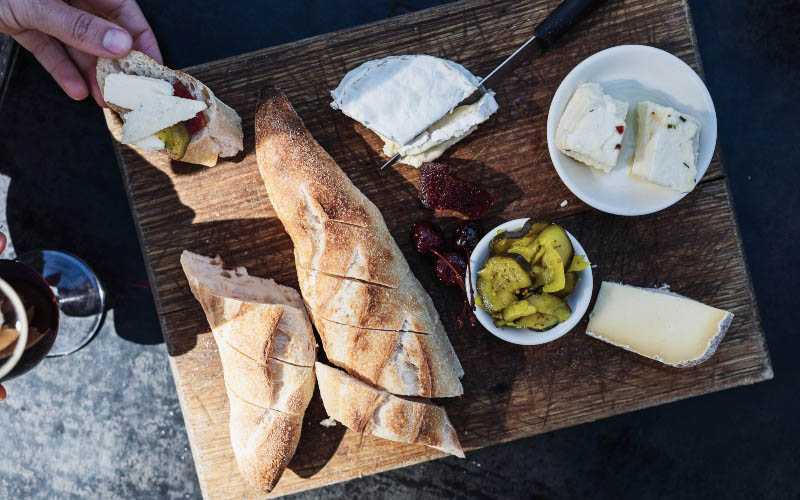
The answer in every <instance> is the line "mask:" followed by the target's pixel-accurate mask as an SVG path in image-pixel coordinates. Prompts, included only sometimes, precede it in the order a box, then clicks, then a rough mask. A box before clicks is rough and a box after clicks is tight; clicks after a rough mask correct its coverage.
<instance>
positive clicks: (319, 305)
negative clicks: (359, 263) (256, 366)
mask: <svg viewBox="0 0 800 500" xmlns="http://www.w3.org/2000/svg"><path fill="white" fill-rule="evenodd" d="M403 278H404V279H400V280H397V287H396V288H388V287H386V286H383V285H377V284H374V283H368V282H365V281H359V280H356V279H351V278H343V277H340V276H332V275H329V274H324V273H321V272H319V271H314V270H310V269H305V268H303V267H301V266H299V265H298V266H297V279H298V281H299V283H300V289H301V290H314V293H313V294H308V295H307V296H306V297H305V300H306V306H307V307H308V308H309V309H310V310H312V311H314V316H315V317H321V318H325V319H328V320H331V321H335V322H337V323H342V324H345V325H349V326H353V327H356V328H377V329H381V330H398V331H408V332H418V333H425V334H432V333H434V332H435V330H436V325H438V324H440V323H439V314H438V313H437V312H436V308H435V307H434V305H433V302H432V301H431V299H430V297H429V296H428V295H427V294H423V295H420V294H418V293H417V291H418V290H419V289H420V288H422V287H421V285H420V284H419V282H418V281H417V278H416V276H414V274H413V273H412V272H411V269H408V272H407V274H406V276H404V277H403Z"/></svg>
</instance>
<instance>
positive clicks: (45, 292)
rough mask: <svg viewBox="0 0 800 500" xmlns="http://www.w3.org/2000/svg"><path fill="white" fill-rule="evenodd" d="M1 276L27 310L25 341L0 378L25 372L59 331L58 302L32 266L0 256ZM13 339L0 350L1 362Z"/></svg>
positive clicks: (37, 362)
mask: <svg viewBox="0 0 800 500" xmlns="http://www.w3.org/2000/svg"><path fill="white" fill-rule="evenodd" d="M0 278H2V279H3V280H5V281H6V282H7V283H8V284H9V285H11V288H13V289H14V291H15V292H17V295H19V298H20V300H21V301H22V305H23V306H24V307H25V310H26V311H28V317H29V319H28V343H27V347H26V348H25V352H24V353H23V354H22V358H20V360H19V362H18V363H17V364H16V366H14V368H13V369H12V370H11V372H9V373H8V374H7V375H6V376H5V377H3V380H2V381H5V380H8V379H11V378H14V377H17V376H19V375H22V374H23V373H25V372H27V371H28V370H30V369H31V368H33V367H34V366H36V365H37V364H39V362H40V361H42V359H44V357H45V356H46V355H47V353H48V352H50V348H52V347H53V343H54V342H55V340H56V334H57V332H58V314H59V313H58V303H57V302H56V298H55V296H54V295H53V291H52V290H51V289H50V285H48V284H47V282H46V281H45V280H44V278H42V277H41V276H40V275H39V274H37V273H36V272H35V271H33V270H32V269H31V268H29V267H28V266H26V265H25V264H22V263H20V262H16V261H13V260H0ZM14 345H15V343H14V344H12V345H11V346H9V347H8V348H7V349H4V350H3V351H1V352H0V364H2V363H4V362H5V361H6V360H7V359H8V358H9V357H10V356H11V352H12V351H13V347H14Z"/></svg>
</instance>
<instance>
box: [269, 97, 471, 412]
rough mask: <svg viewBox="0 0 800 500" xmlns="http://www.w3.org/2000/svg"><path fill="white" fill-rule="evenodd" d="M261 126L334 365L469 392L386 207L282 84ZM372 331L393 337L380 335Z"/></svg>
mask: <svg viewBox="0 0 800 500" xmlns="http://www.w3.org/2000/svg"><path fill="white" fill-rule="evenodd" d="M255 126H256V159H257V161H258V165H259V170H260V171H261V177H262V178H263V180H264V184H265V185H266V188H267V192H268V194H269V198H270V201H271V202H272V206H273V208H274V209H275V212H276V214H277V215H278V218H279V219H280V220H281V222H282V223H283V225H284V227H285V228H286V231H287V233H289V236H290V237H291V238H292V242H293V243H294V246H295V264H296V267H297V273H298V280H299V283H300V290H301V292H302V294H303V298H304V300H305V302H306V304H307V306H308V309H309V312H310V313H311V314H312V319H313V321H314V323H315V325H316V327H317V330H318V331H319V332H320V335H321V336H322V337H323V338H324V339H325V351H326V352H329V353H333V355H332V359H333V360H334V363H336V364H338V365H340V366H343V367H345V368H346V369H348V370H351V371H352V372H353V373H356V372H355V370H358V372H357V373H358V375H359V377H361V378H363V379H364V380H367V381H369V382H370V383H373V384H376V385H379V386H381V387H384V388H385V389H387V390H390V391H392V392H395V391H396V392H398V393H400V394H417V395H425V396H434V397H445V396H456V395H460V394H462V393H463V388H462V387H461V382H460V381H459V380H458V379H459V377H460V376H461V375H463V370H462V369H461V365H460V364H459V363H458V358H457V357H456V356H455V352H454V351H453V348H452V345H451V344H450V341H449V339H448V338H447V334H446V333H445V330H444V326H443V325H442V322H441V320H440V319H439V314H438V313H437V311H436V308H435V307H434V305H433V302H432V301H431V299H430V297H429V296H428V294H427V293H426V292H425V289H424V288H422V285H420V283H419V281H418V280H417V279H416V277H415V276H414V274H413V273H412V272H411V269H410V268H409V266H408V263H407V262H406V259H405V257H404V256H403V254H402V252H401V251H400V249H399V247H398V246H397V244H396V243H395V241H394V238H392V236H391V234H390V233H389V230H388V228H387V227H386V223H385V221H384V220H383V216H382V215H381V213H380V211H379V210H378V208H377V207H376V206H375V205H374V204H373V203H372V202H370V201H369V199H367V197H366V196H364V194H363V193H362V192H361V191H359V190H358V188H356V186H354V185H353V183H352V182H351V181H350V179H349V178H348V177H347V175H345V173H344V172H343V171H342V170H341V169H340V168H339V166H338V165H337V164H336V162H335V161H334V160H333V158H331V157H330V155H328V153H326V152H325V150H324V149H323V148H322V147H321V146H320V145H319V144H318V143H317V142H316V141H315V140H314V138H313V137H312V136H311V134H310V133H309V131H308V130H307V129H306V128H305V125H303V121H302V120H301V119H300V117H299V116H298V115H297V113H295V111H294V109H293V108H292V106H291V104H290V103H289V101H288V100H287V98H286V96H285V95H284V94H283V92H281V91H280V90H278V89H275V88H266V89H263V90H262V91H261V95H260V98H259V104H258V109H257V111H256V119H255ZM331 323H338V324H340V325H344V326H349V327H352V329H349V330H348V329H342V328H339V327H333V326H332V325H331ZM358 330H370V332H364V331H361V332H359V331H358ZM371 330H383V331H386V332H393V334H394V336H393V337H389V336H387V337H386V338H377V339H373V338H372V334H373V333H374V332H372V331H371ZM402 332H415V333H420V334H423V335H433V336H436V338H435V339H420V338H417V337H416V336H414V335H412V336H405V335H403V334H402ZM366 333H369V335H366ZM392 348H394V351H392ZM362 364H363V366H362V367H361V368H358V367H359V365H362ZM415 389H416V391H417V392H416V393H414V392H413V391H414V390H415Z"/></svg>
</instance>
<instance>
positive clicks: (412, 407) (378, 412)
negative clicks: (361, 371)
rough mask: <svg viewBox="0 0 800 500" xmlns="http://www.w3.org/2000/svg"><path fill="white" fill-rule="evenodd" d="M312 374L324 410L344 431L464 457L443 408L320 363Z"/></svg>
mask: <svg viewBox="0 0 800 500" xmlns="http://www.w3.org/2000/svg"><path fill="white" fill-rule="evenodd" d="M316 372H317V382H318V383H319V392H320V395H321V396H322V403H323V404H324V405H325V411H326V412H328V415H329V416H331V417H332V418H334V419H336V420H337V421H338V422H340V423H342V424H344V425H345V427H347V428H348V429H351V430H353V431H355V432H360V433H364V432H369V433H371V434H373V435H375V436H378V437H380V438H383V439H388V440H390V441H398V442H401V443H414V444H424V445H425V446H430V447H431V448H435V449H437V450H440V451H443V452H445V453H450V454H451V455H455V456H457V457H461V458H464V451H463V450H462V449H461V444H460V443H459V442H458V436H457V435H456V431H455V429H454V428H453V426H452V425H451V424H450V420H449V419H448V418H447V413H446V412H445V410H444V408H442V407H440V406H436V405H433V404H430V403H428V402H424V401H415V400H410V399H405V398H401V397H398V396H394V395H392V394H389V393H388V392H386V391H382V390H380V389H375V388H373V387H371V386H369V385H367V384H365V383H363V382H361V381H359V380H358V379H356V378H354V377H351V376H350V375H348V374H346V373H345V372H343V371H342V370H339V369H336V368H332V367H330V366H327V365H324V364H322V363H317V364H316Z"/></svg>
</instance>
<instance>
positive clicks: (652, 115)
mask: <svg viewBox="0 0 800 500" xmlns="http://www.w3.org/2000/svg"><path fill="white" fill-rule="evenodd" d="M700 129H701V124H700V122H699V121H698V120H697V119H696V118H693V117H691V116H689V115H687V114H685V113H681V112H679V111H677V110H675V109H673V108H670V107H668V106H661V105H660V104H656V103H653V102H650V101H643V102H640V103H639V104H637V105H636V152H635V153H634V157H633V166H632V167H631V174H633V175H635V176H637V177H641V178H642V179H645V180H648V181H650V182H654V183H656V184H660V185H662V186H667V187H670V188H672V189H676V190H678V191H681V192H684V193H688V192H689V191H691V190H692V189H694V186H695V184H696V177H697V153H698V151H699V149H700Z"/></svg>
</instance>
